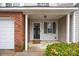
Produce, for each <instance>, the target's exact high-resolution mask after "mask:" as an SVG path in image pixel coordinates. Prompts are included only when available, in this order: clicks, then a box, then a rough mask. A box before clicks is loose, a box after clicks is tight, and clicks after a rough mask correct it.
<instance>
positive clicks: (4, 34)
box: [0, 19, 14, 49]
mask: <svg viewBox="0 0 79 59" xmlns="http://www.w3.org/2000/svg"><path fill="white" fill-rule="evenodd" d="M0 49H14V21H12V20H11V19H4V20H3V19H0Z"/></svg>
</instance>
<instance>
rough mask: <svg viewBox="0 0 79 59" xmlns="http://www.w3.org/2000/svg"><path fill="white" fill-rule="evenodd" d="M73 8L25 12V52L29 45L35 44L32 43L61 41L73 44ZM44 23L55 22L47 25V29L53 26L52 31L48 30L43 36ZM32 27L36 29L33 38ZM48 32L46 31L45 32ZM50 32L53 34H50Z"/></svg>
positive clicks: (39, 9)
mask: <svg viewBox="0 0 79 59" xmlns="http://www.w3.org/2000/svg"><path fill="white" fill-rule="evenodd" d="M75 10H76V9H75V8H47V9H45V8H43V9H41V8H38V9H37V8H35V9H32V10H27V11H26V12H25V20H26V25H25V26H26V27H25V28H26V40H25V46H26V50H27V48H28V46H29V45H31V44H33V45H34V44H35V43H34V42H38V43H39V44H41V42H47V41H49V43H50V41H51V42H54V41H57V42H58V41H62V42H67V43H69V42H75V39H74V38H75V34H74V33H75V29H73V27H74V26H75V22H74V21H75V16H74V14H75V13H74V11H75ZM44 22H48V23H51V22H56V24H55V25H54V24H53V25H51V24H49V25H47V26H48V28H49V26H50V28H51V26H53V30H54V32H55V33H54V32H53V31H52V30H50V31H49V33H48V34H44V31H45V28H46V27H45V26H44V25H45V24H44ZM34 23H40V24H39V25H34ZM34 26H36V27H37V30H39V31H36V33H37V32H38V33H37V34H36V35H37V36H36V37H34V35H35V32H34ZM47 31H48V30H47ZM50 32H53V34H52V33H50ZM45 35H46V36H45ZM30 43H31V44H30Z"/></svg>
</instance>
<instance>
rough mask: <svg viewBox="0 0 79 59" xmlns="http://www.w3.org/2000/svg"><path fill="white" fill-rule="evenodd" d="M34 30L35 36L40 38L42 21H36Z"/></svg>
mask: <svg viewBox="0 0 79 59" xmlns="http://www.w3.org/2000/svg"><path fill="white" fill-rule="evenodd" d="M33 32H34V33H33V38H34V39H40V23H34V27H33Z"/></svg>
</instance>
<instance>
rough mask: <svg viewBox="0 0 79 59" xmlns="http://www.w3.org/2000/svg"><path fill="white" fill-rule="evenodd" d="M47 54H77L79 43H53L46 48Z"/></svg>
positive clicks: (78, 52) (78, 53)
mask: <svg viewBox="0 0 79 59" xmlns="http://www.w3.org/2000/svg"><path fill="white" fill-rule="evenodd" d="M46 55H47V56H79V43H70V44H68V43H64V42H61V43H53V44H50V45H48V46H47V48H46Z"/></svg>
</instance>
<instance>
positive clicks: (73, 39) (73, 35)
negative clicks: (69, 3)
mask: <svg viewBox="0 0 79 59" xmlns="http://www.w3.org/2000/svg"><path fill="white" fill-rule="evenodd" d="M72 21H73V25H72V26H73V30H72V42H73V43H75V12H74V13H73V20H72Z"/></svg>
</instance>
